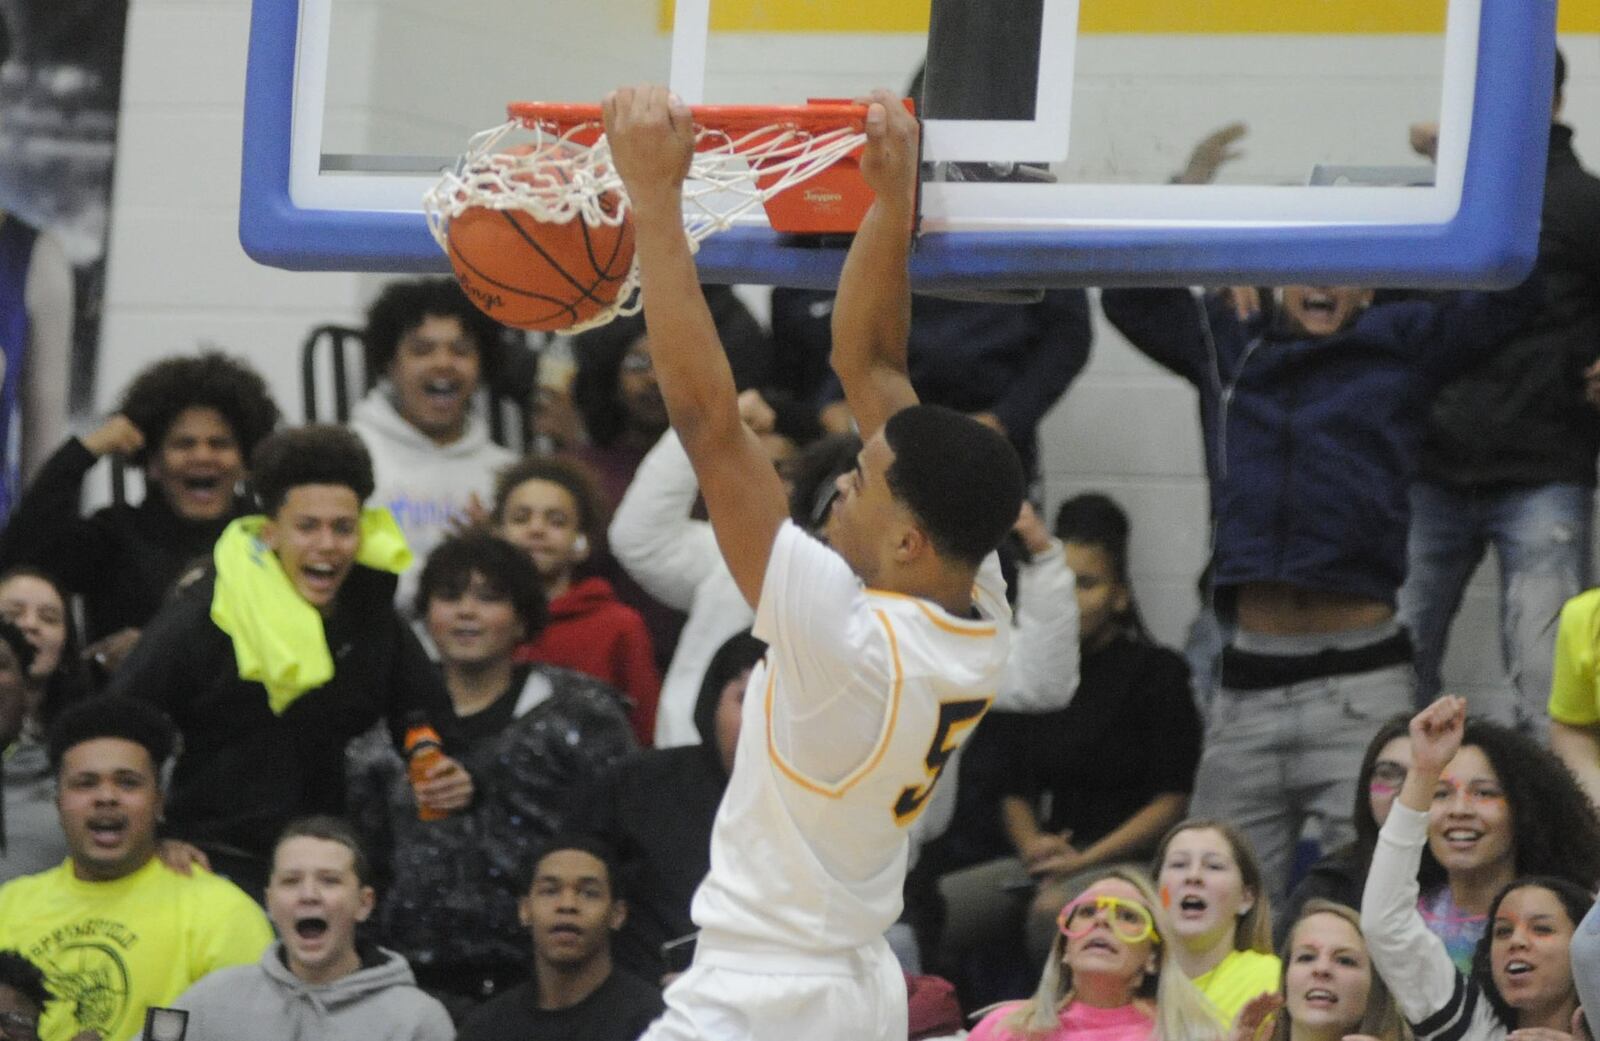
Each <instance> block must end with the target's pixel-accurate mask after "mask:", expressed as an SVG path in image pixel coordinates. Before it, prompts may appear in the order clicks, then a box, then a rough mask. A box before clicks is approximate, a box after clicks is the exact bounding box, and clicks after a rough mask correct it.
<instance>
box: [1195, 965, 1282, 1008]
mask: <svg viewBox="0 0 1600 1041" xmlns="http://www.w3.org/2000/svg"><path fill="white" fill-rule="evenodd" d="M1282 972H1283V969H1282V966H1281V965H1280V963H1279V961H1278V956H1277V955H1276V954H1262V953H1261V952H1260V951H1233V952H1232V953H1230V954H1229V955H1228V956H1227V957H1226V958H1224V959H1222V960H1221V961H1220V962H1218V963H1217V967H1216V968H1214V969H1212V970H1211V971H1210V972H1206V973H1201V974H1200V975H1199V976H1196V977H1195V978H1194V985H1195V986H1196V987H1199V988H1200V993H1202V994H1204V995H1205V996H1206V998H1207V999H1209V1000H1210V1002H1211V1004H1212V1005H1213V1006H1215V1007H1216V1010H1217V1011H1218V1012H1220V1013H1222V1018H1223V1020H1224V1021H1225V1022H1227V1023H1232V1022H1233V1021H1234V1019H1236V1018H1237V1017H1238V1015H1239V1010H1240V1009H1242V1008H1244V1006H1245V1004H1246V1003H1247V1002H1249V1000H1250V999H1251V998H1253V997H1255V996H1256V995H1257V994H1260V993H1261V992H1263V991H1268V990H1270V991H1276V990H1277V989H1278V983H1279V980H1280V977H1281V974H1282Z"/></svg>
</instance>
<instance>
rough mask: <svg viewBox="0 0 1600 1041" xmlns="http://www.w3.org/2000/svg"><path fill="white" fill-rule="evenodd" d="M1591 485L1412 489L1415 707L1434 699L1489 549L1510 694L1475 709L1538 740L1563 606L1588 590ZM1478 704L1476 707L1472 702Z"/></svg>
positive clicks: (1409, 580) (1407, 605) (1407, 597)
mask: <svg viewBox="0 0 1600 1041" xmlns="http://www.w3.org/2000/svg"><path fill="white" fill-rule="evenodd" d="M1593 507H1594V489H1593V488H1590V487H1588V486H1585V485H1581V484H1543V485H1532V486H1528V487H1519V488H1500V489H1493V490H1491V489H1469V490H1460V489H1456V488H1451V487H1446V486H1444V485H1439V484H1433V483H1430V482H1427V481H1417V482H1415V483H1414V484H1412V486H1411V533H1410V539H1409V545H1408V548H1407V557H1408V559H1407V562H1406V582H1405V585H1404V586H1403V587H1402V588H1401V590H1400V615H1401V618H1402V619H1403V620H1404V622H1405V624H1406V627H1407V628H1409V629H1410V630H1411V640H1412V643H1413V644H1414V646H1415V648H1416V655H1417V702H1418V705H1419V706H1420V705H1425V704H1427V703H1428V702H1429V701H1432V700H1433V699H1434V698H1435V697H1437V696H1438V694H1439V690H1440V679H1439V667H1440V663H1441V661H1442V660H1443V659H1444V649H1445V640H1446V637H1447V636H1448V635H1449V632H1450V622H1451V619H1453V618H1454V617H1455V613H1456V610H1457V609H1458V608H1459V607H1460V606H1461V594H1462V591H1463V590H1464V589H1465V588H1466V585H1467V581H1468V580H1469V579H1470V578H1471V577H1472V573H1473V571H1474V570H1476V569H1477V566H1478V563H1479V562H1480V561H1481V560H1482V559H1483V554H1484V550H1485V549H1487V548H1488V546H1489V545H1491V544H1492V545H1493V546H1494V551H1495V556H1496V557H1497V558H1498V560H1499V564H1500V654H1501V660H1502V661H1503V662H1504V665H1505V674H1506V676H1507V677H1508V678H1509V680H1510V689H1509V690H1507V691H1506V692H1505V694H1504V696H1503V697H1501V698H1500V699H1499V702H1500V703H1499V704H1496V705H1485V706H1482V707H1481V709H1480V711H1482V712H1483V713H1484V714H1485V715H1487V716H1489V717H1490V718H1492V719H1495V720H1497V721H1498V722H1503V723H1509V724H1511V725H1514V726H1516V727H1517V728H1518V729H1519V730H1522V731H1523V732H1524V733H1526V734H1528V735H1530V736H1532V737H1535V738H1538V739H1540V740H1543V739H1544V737H1545V734H1546V732H1547V730H1548V728H1549V721H1548V719H1547V717H1546V715H1545V704H1546V702H1547V701H1548V700H1549V697H1550V677H1551V667H1552V663H1553V658H1554V655H1555V638H1556V622H1557V619H1558V617H1559V616H1560V614H1561V605H1562V604H1564V603H1566V602H1567V601H1568V600H1569V599H1571V598H1572V597H1574V596H1576V595H1577V594H1578V593H1580V592H1582V591H1583V590H1584V589H1585V588H1586V587H1587V586H1588V584H1589V537H1590V530H1591V525H1592V514H1593ZM1475 708H1477V707H1476V706H1475Z"/></svg>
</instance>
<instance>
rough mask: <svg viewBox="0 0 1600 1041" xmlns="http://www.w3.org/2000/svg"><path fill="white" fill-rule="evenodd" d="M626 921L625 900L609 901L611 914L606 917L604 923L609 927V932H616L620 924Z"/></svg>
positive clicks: (626, 908)
mask: <svg viewBox="0 0 1600 1041" xmlns="http://www.w3.org/2000/svg"><path fill="white" fill-rule="evenodd" d="M627 920H628V902H627V901H626V900H613V901H611V914H610V915H609V916H608V919H607V921H606V924H607V925H608V926H610V927H611V931H612V932H616V931H617V930H618V929H621V928H622V924H623V923H624V922H626V921H627Z"/></svg>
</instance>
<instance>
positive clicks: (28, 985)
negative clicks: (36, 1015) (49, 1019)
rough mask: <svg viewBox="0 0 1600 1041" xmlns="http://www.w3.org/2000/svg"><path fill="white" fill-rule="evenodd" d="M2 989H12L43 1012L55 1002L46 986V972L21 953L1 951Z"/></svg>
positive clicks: (0, 984)
mask: <svg viewBox="0 0 1600 1041" xmlns="http://www.w3.org/2000/svg"><path fill="white" fill-rule="evenodd" d="M0 987H10V988H11V989H12V990H14V991H16V992H17V993H18V994H21V995H22V996H23V997H24V998H27V999H28V1001H30V1002H32V1003H33V1006H34V1007H35V1008H37V1009H40V1010H41V1011H42V1010H43V1009H44V1007H45V1006H46V1005H48V1004H49V1003H50V1002H52V1001H54V1000H55V995H54V994H52V993H50V990H49V988H48V987H46V986H45V979H44V970H43V969H41V968H39V966H37V965H35V964H34V963H33V962H31V961H29V960H28V959H27V958H24V957H23V956H22V954H21V952H19V951H0Z"/></svg>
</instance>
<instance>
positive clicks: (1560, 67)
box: [1556, 47, 1567, 98]
mask: <svg viewBox="0 0 1600 1041" xmlns="http://www.w3.org/2000/svg"><path fill="white" fill-rule="evenodd" d="M1566 89H1567V56H1566V55H1565V54H1562V53H1561V48H1560V47H1557V48H1556V97H1558V98H1559V97H1560V96H1561V92H1562V91H1564V90H1566Z"/></svg>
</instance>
